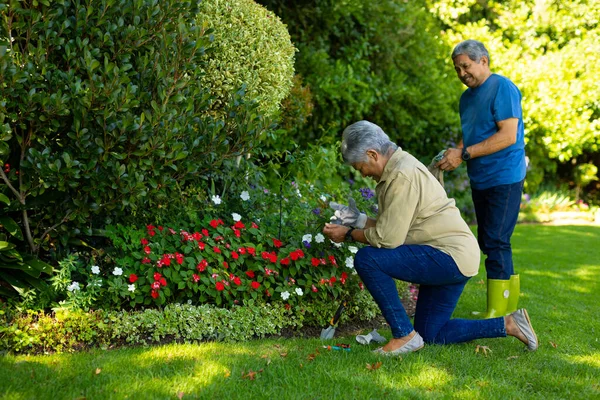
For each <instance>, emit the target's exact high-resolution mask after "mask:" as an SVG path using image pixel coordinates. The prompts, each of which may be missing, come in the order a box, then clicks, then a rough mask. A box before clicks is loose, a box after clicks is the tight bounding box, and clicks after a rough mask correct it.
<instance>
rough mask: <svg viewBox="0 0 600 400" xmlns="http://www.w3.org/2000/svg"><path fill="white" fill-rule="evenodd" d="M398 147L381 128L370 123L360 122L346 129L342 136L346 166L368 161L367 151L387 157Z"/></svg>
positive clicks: (343, 156)
mask: <svg viewBox="0 0 600 400" xmlns="http://www.w3.org/2000/svg"><path fill="white" fill-rule="evenodd" d="M397 148H398V146H397V145H396V144H395V143H394V142H392V141H391V140H390V138H389V136H388V135H387V134H386V133H385V132H384V131H383V129H381V128H380V127H379V126H377V125H375V124H374V123H372V122H369V121H358V122H355V123H353V124H352V125H350V126H348V127H347V128H346V129H344V133H343V135H342V158H343V159H344V162H345V163H346V164H354V163H358V162H366V161H367V150H375V151H376V152H378V153H379V154H382V155H386V154H387V152H388V151H389V149H394V150H396V149H397Z"/></svg>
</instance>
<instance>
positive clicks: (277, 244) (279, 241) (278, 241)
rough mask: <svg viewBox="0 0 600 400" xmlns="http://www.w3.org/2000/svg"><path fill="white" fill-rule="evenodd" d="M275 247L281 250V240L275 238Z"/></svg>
mask: <svg viewBox="0 0 600 400" xmlns="http://www.w3.org/2000/svg"><path fill="white" fill-rule="evenodd" d="M273 246H275V247H277V248H280V247H281V240H278V239H275V238H273Z"/></svg>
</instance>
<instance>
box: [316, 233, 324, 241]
mask: <svg viewBox="0 0 600 400" xmlns="http://www.w3.org/2000/svg"><path fill="white" fill-rule="evenodd" d="M324 241H325V236H323V235H321V234H320V233H317V234H316V235H315V242H317V243H323V242H324Z"/></svg>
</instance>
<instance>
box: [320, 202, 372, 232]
mask: <svg viewBox="0 0 600 400" xmlns="http://www.w3.org/2000/svg"><path fill="white" fill-rule="evenodd" d="M329 207H331V208H332V209H334V210H335V221H334V223H339V224H341V225H345V226H353V227H355V228H359V229H363V228H364V227H365V224H366V223H367V214H364V213H361V212H360V211H359V210H358V208H357V207H356V202H355V201H354V199H353V198H352V197H350V198H348V205H347V206H345V205H343V204H339V203H334V202H333V201H332V202H331V203H329ZM333 219H334V218H333V217H332V220H333Z"/></svg>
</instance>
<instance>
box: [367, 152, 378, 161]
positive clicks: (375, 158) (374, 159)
mask: <svg viewBox="0 0 600 400" xmlns="http://www.w3.org/2000/svg"><path fill="white" fill-rule="evenodd" d="M367 157H370V158H371V159H373V161H377V159H378V158H379V153H377V152H376V151H375V150H372V149H370V150H367Z"/></svg>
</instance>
